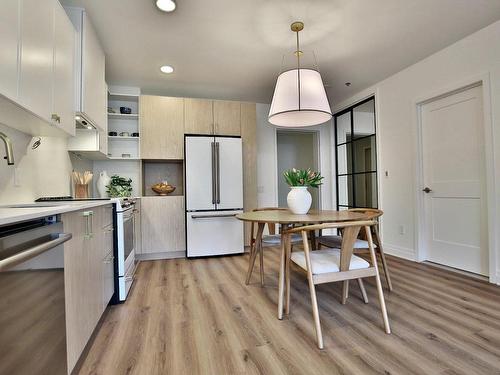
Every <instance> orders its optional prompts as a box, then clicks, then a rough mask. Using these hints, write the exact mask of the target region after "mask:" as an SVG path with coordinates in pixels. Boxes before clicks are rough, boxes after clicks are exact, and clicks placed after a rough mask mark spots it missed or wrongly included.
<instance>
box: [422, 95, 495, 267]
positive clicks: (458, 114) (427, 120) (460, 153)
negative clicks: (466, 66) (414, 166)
mask: <svg viewBox="0 0 500 375" xmlns="http://www.w3.org/2000/svg"><path fill="white" fill-rule="evenodd" d="M421 121H422V147H423V149H422V151H423V152H422V155H423V172H424V173H423V175H424V186H422V189H423V191H422V194H423V195H424V215H425V226H426V228H425V229H426V235H425V237H426V241H425V242H426V254H427V259H428V260H430V261H432V262H435V263H439V264H443V265H447V266H451V267H454V268H458V269H462V270H466V271H469V272H474V273H478V274H482V275H488V247H487V222H486V208H485V198H486V194H485V181H484V180H485V172H484V170H485V160H484V131H483V102H482V89H481V87H473V88H470V89H467V90H464V91H461V92H458V93H455V94H450V95H449V96H446V97H444V98H441V99H437V100H434V101H432V102H430V103H426V104H424V105H422V107H421ZM426 188H429V189H430V191H428V190H427V189H426ZM424 190H426V191H424Z"/></svg>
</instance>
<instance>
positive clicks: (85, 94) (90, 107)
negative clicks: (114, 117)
mask: <svg viewBox="0 0 500 375" xmlns="http://www.w3.org/2000/svg"><path fill="white" fill-rule="evenodd" d="M65 10H66V13H67V14H68V16H69V18H70V19H71V21H72V22H73V25H74V26H75V28H76V32H77V38H76V54H75V57H76V62H77V63H76V80H75V81H76V92H75V94H76V96H75V99H76V100H75V110H76V112H77V114H78V115H80V116H81V117H82V118H84V119H85V121H86V122H87V123H89V124H91V125H93V126H94V127H97V128H99V129H101V130H104V129H105V127H106V125H105V123H106V118H107V108H106V99H107V98H106V90H105V86H106V81H105V55H104V51H103V49H102V47H101V44H100V43H99V39H98V38H97V34H96V32H95V30H94V27H93V26H92V23H91V22H90V19H89V17H88V15H87V12H86V11H85V10H84V9H81V8H73V7H66V8H65Z"/></svg>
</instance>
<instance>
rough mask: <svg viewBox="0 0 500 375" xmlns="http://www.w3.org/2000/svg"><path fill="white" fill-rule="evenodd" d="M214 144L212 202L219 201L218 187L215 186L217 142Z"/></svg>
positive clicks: (212, 144)
mask: <svg viewBox="0 0 500 375" xmlns="http://www.w3.org/2000/svg"><path fill="white" fill-rule="evenodd" d="M211 146H212V204H215V203H216V202H217V200H216V187H215V181H216V180H215V170H216V168H217V166H216V153H215V142H212V143H211Z"/></svg>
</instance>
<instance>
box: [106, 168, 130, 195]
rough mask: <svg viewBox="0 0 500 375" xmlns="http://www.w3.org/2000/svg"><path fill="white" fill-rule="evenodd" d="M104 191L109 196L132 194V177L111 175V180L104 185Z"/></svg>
mask: <svg viewBox="0 0 500 375" xmlns="http://www.w3.org/2000/svg"><path fill="white" fill-rule="evenodd" d="M106 192H107V193H108V195H109V196H110V197H111V198H121V197H130V196H131V195H132V179H131V178H125V177H120V176H118V175H116V174H115V175H113V176H111V182H110V183H109V184H108V185H107V186H106Z"/></svg>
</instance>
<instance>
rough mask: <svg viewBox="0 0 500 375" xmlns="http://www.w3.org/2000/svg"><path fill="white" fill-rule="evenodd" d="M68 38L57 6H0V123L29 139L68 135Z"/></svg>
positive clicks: (51, 0)
mask: <svg viewBox="0 0 500 375" xmlns="http://www.w3.org/2000/svg"><path fill="white" fill-rule="evenodd" d="M74 32H75V31H74V28H73V25H72V24H71V22H69V20H68V18H67V16H66V14H65V13H64V11H63V9H62V7H61V5H60V3H59V1H57V0H23V1H21V0H6V1H5V2H2V11H1V14H0V45H1V46H2V52H1V53H0V122H2V123H4V124H7V125H8V126H10V127H12V128H15V129H18V130H20V131H22V132H25V133H29V134H33V135H52V136H63V135H68V134H69V135H73V134H74V128H75V122H74V108H73V107H74V89H73V88H74V78H73V77H74V43H75V40H74ZM61 130H62V131H61Z"/></svg>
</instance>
